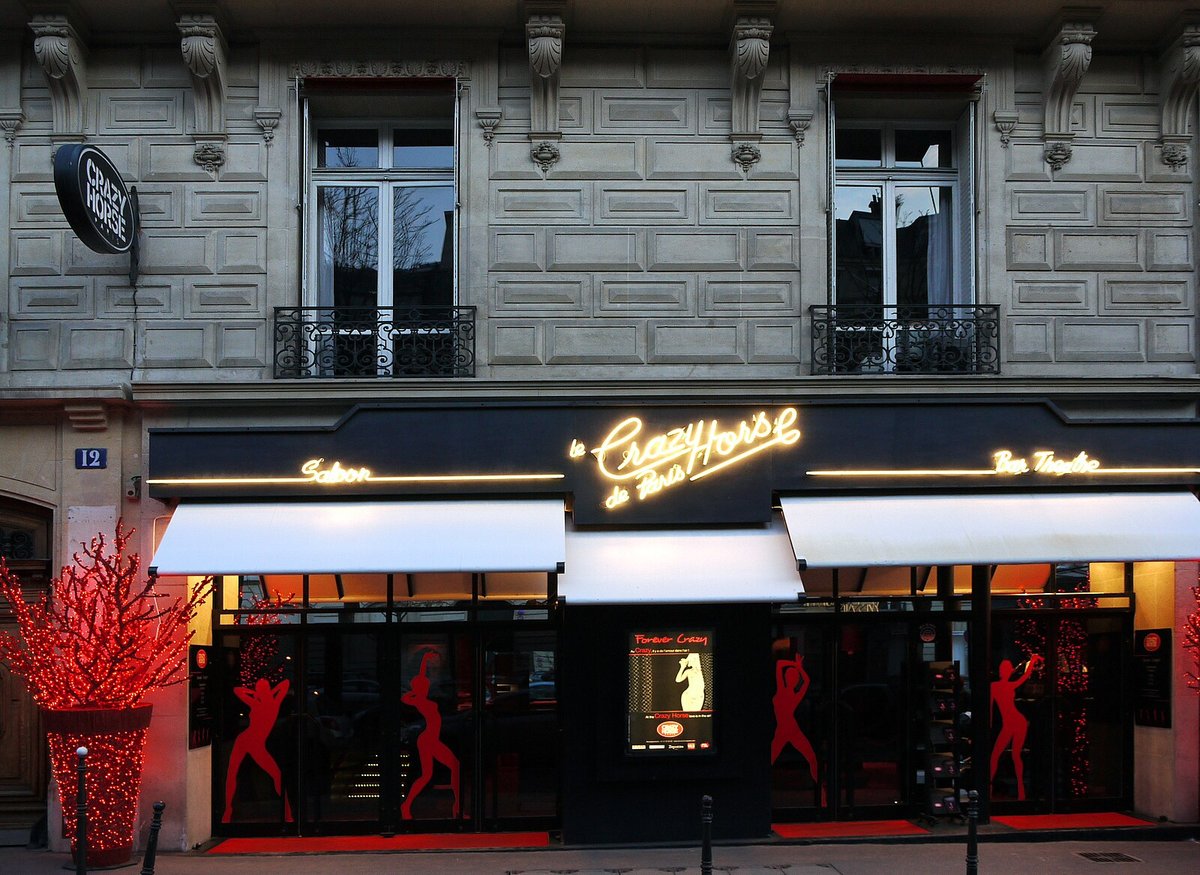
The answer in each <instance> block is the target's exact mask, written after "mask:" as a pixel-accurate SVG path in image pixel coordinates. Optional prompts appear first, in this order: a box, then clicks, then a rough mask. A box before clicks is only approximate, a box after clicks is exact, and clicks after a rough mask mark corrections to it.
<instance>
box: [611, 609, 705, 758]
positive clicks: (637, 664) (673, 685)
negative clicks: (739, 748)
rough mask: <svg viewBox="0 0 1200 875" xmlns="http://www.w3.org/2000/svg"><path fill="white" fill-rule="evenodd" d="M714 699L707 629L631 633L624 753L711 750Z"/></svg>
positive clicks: (679, 752) (690, 752)
mask: <svg viewBox="0 0 1200 875" xmlns="http://www.w3.org/2000/svg"><path fill="white" fill-rule="evenodd" d="M712 703H713V633H712V631H711V630H709V631H684V632H681V631H677V630H673V631H650V632H633V633H631V634H630V636H629V747H628V753H630V754H631V755H639V754H668V753H670V754H709V753H712V752H713V705H712Z"/></svg>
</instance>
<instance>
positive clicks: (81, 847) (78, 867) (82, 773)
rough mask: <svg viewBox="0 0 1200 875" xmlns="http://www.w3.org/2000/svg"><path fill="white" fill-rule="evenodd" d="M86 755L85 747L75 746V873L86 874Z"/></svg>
mask: <svg viewBox="0 0 1200 875" xmlns="http://www.w3.org/2000/svg"><path fill="white" fill-rule="evenodd" d="M87 755H88V749H87V748H86V747H77V748H76V749H75V756H77V757H79V765H78V767H77V768H76V773H77V774H78V776H79V783H78V786H77V789H76V796H75V875H87V777H86V776H87Z"/></svg>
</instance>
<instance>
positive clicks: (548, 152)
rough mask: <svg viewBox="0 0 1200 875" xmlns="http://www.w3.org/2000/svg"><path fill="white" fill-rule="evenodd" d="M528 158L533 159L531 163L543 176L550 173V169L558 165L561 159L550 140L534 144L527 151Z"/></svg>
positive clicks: (556, 147)
mask: <svg viewBox="0 0 1200 875" xmlns="http://www.w3.org/2000/svg"><path fill="white" fill-rule="evenodd" d="M529 157H530V158H532V159H533V163H534V164H536V165H537V166H538V168H539V169H540V170H541V171H542V174H543V175H545V174H546V173H548V172H549V171H550V168H551V167H553V166H554V165H555V164H557V163H558V159H559V158H560V157H561V155H560V154H559V151H558V146H556V145H555V144H554V143H553V142H552V141H550V140H542V141H541V142H540V143H536V144H534V147H533V148H532V149H530V150H529Z"/></svg>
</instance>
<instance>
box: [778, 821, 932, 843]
mask: <svg viewBox="0 0 1200 875" xmlns="http://www.w3.org/2000/svg"><path fill="white" fill-rule="evenodd" d="M771 829H773V830H774V831H775V834H776V835H778V836H779V837H780V838H785V839H831V838H838V839H844V838H865V837H867V836H912V835H927V834H928V833H929V830H927V829H922V828H921V827H919V826H917V825H916V824H915V823H909V822H908V821H907V820H855V821H838V822H836V823H773V824H771Z"/></svg>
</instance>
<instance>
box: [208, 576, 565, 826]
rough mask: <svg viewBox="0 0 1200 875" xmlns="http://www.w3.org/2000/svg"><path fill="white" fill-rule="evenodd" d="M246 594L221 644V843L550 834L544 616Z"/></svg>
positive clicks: (550, 623)
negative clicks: (527, 831) (522, 831)
mask: <svg viewBox="0 0 1200 875" xmlns="http://www.w3.org/2000/svg"><path fill="white" fill-rule="evenodd" d="M226 580H227V581H230V584H229V586H232V585H233V584H232V581H233V578H226ZM247 581H249V588H250V589H253V587H254V586H255V585H256V581H255V579H254V578H244V579H243V583H242V592H241V595H240V597H239V601H240V602H241V603H242V604H243V605H246V606H248V607H249V609H248V610H243V611H238V612H229V613H226V614H224V615H223V618H224V619H227V620H233V621H235V622H232V623H227V624H225V625H222V626H219V627H218V628H217V630H216V631H215V633H214V639H215V641H214V643H215V647H216V650H217V652H218V654H220V658H219V665H220V677H219V678H218V683H217V687H218V689H219V690H220V691H221V692H220V694H219V695H218V702H217V713H218V716H217V730H216V732H215V733H214V736H215V738H214V776H213V777H214V793H213V799H214V809H219V810H214V830H215V831H216V832H217V833H219V834H225V835H236V834H270V833H278V834H295V833H300V834H304V835H319V834H336V833H347V832H406V831H429V830H434V829H437V830H447V829H466V830H476V829H494V828H503V827H511V826H517V825H521V826H531V827H542V826H546V825H549V824H550V823H551V822H552V820H553V818H554V817H555V816H556V814H557V811H558V785H559V781H558V768H559V763H558V741H557V729H558V695H557V668H558V665H557V663H558V645H557V641H558V636H557V633H556V632H555V631H554V620H553V619H552V614H551V612H550V611H549V610H547V608H546V607H545V604H544V603H543V604H541V605H540V606H536V605H535V606H532V607H530V606H528V605H522V606H516V605H514V604H512V603H509V602H503V601H494V602H488V603H483V602H472V601H470V600H467V601H462V602H453V601H444V602H437V603H433V602H424V603H408V604H404V605H400V604H399V603H398V602H394V603H393V604H392V607H391V608H388V605H387V603H386V602H385V603H383V604H377V605H369V604H366V603H355V604H354V605H353V606H351V605H348V604H341V605H337V606H335V607H336V610H333V609H330V605H329V604H321V605H319V606H316V605H314V606H313V607H310V608H307V609H306V608H302V607H291V606H290V603H289V601H288V600H287V599H284V600H283V601H279V600H278V599H277V600H275V601H270V600H269V599H264V598H261V597H256V596H254V595H253V594H251V595H249V596H247V589H248V587H247ZM304 585H305V586H306V587H307V588H309V589H310V590H311V587H312V581H307V582H305V584H304ZM310 604H311V602H310Z"/></svg>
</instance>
